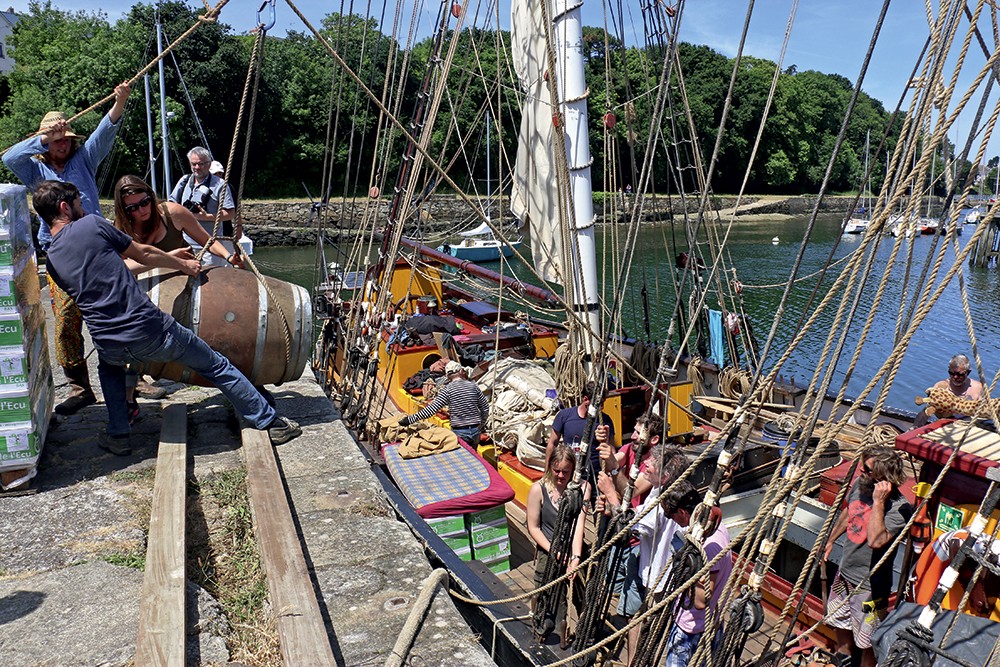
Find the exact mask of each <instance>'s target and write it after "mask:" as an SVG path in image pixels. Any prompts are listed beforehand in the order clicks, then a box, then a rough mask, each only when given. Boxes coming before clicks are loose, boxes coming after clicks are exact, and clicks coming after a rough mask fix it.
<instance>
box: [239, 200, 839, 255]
mask: <svg viewBox="0 0 1000 667" xmlns="http://www.w3.org/2000/svg"><path fill="white" fill-rule="evenodd" d="M620 196H621V197H622V200H623V201H622V202H621V203H624V204H627V203H628V196H626V195H620ZM852 200H853V198H852V197H827V198H825V199H824V200H823V204H822V206H821V207H820V210H821V211H822V212H824V213H845V212H846V211H847V209H848V207H849V206H850V203H851V201H852ZM815 202H816V198H815V197H805V196H803V197H787V198H783V199H775V200H774V201H770V202H765V201H760V198H758V197H744V198H743V199H742V200H741V205H742V206H747V205H751V204H752V205H753V208H752V210H748V211H746V212H747V213H754V214H783V215H806V214H808V213H810V212H812V210H813V207H814V206H815ZM712 204H713V207H714V208H715V209H717V210H724V209H728V208H731V207H733V206H734V205H735V204H736V198H735V197H731V196H717V197H713V198H712ZM376 206H377V208H375V207H373V206H372V205H371V202H370V201H369V200H365V199H357V200H349V201H343V200H335V201H334V202H333V203H331V204H330V206H329V207H328V209H327V211H326V213H325V215H324V217H320V213H321V212H320V210H319V209H318V208H317V207H315V206H314V205H313V204H312V203H311V202H308V201H287V200H281V201H265V200H255V201H247V202H244V204H243V219H244V221H245V223H244V224H245V229H246V231H247V233H248V234H249V235H250V236H251V237H252V238H253V240H254V244H255V245H257V246H262V247H263V246H296V245H312V244H313V243H315V242H316V230H317V229H318V228H320V227H323V228H325V229H326V230H327V231H328V235H329V236H330V238H332V239H333V240H334V241H349V240H353V239H354V238H355V237H356V236H357V234H358V233H359V232H360V230H367V229H369V228H370V222H369V221H370V219H371V218H372V217H378V218H379V219H380V220H384V219H385V216H386V215H387V214H388V209H389V201H388V200H386V199H381V200H379V201H378V203H377V205H376ZM697 206H698V200H697V198H695V197H687V198H685V199H683V200H682V199H681V198H680V197H672V198H671V201H670V205H669V206H667V205H666V200H665V199H664V198H659V199H657V200H655V202H654V205H650V206H647V207H646V210H645V211H644V215H643V221H644V222H647V223H649V224H653V223H656V222H665V221H668V220H670V218H671V215H676V214H677V213H678V212H680V211H682V210H684V209H685V208H686V209H687V212H689V213H693V212H695V211H696V210H697ZM504 208H506V207H504ZM594 208H595V211H597V214H598V216H601V215H602V211H603V209H604V207H603V203H602V201H600V200H597V201H595V206H594ZM616 208H617V209H618V210H621V207H620V206H619V207H616ZM422 209H423V211H424V213H422V215H421V218H422V225H423V228H424V230H425V231H428V232H430V233H444V232H447V231H448V230H449V229H453V228H454V227H455V224H456V221H463V220H468V221H469V222H470V224H471V219H472V217H473V216H471V215H470V214H469V205H468V204H467V203H466V202H465V201H463V200H462V199H461V198H460V197H457V196H450V195H441V196H436V197H434V198H433V199H432V200H430V201H428V202H426V203H425V204H424V205H423V206H422ZM737 215H739V213H738V214H737ZM507 217H508V218H509V220H506V221H505V223H506V222H510V223H512V222H513V218H510V216H509V214H507ZM625 221H627V217H626V216H624V215H623V216H618V217H616V218H615V219H614V220H604V219H603V218H600V217H599V219H598V224H602V223H604V222H619V223H621V222H625ZM465 226H466V225H464V224H463V225H462V227H465ZM407 231H411V230H407ZM414 231H415V230H414Z"/></svg>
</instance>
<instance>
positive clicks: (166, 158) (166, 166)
mask: <svg viewBox="0 0 1000 667" xmlns="http://www.w3.org/2000/svg"><path fill="white" fill-rule="evenodd" d="M156 51H157V53H163V26H161V25H160V14H159V12H157V14H156ZM159 68H160V128H161V134H162V135H163V181H164V183H163V189H164V195H167V194H169V193H170V147H169V146H170V143H169V142H168V141H167V86H166V83H165V82H164V80H163V59H162V58H161V59H160V63H159ZM164 199H166V196H164Z"/></svg>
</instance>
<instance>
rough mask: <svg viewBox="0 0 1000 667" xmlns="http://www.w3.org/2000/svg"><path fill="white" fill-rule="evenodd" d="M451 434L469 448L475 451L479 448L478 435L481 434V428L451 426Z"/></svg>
mask: <svg viewBox="0 0 1000 667" xmlns="http://www.w3.org/2000/svg"><path fill="white" fill-rule="evenodd" d="M451 432H452V433H454V434H455V435H457V436H458V437H460V438H461V439H462V440H465V442H466V443H468V445H469V447H472V448H473V449H476V448H478V447H479V435H480V434H481V433H482V428H481V427H479V426H458V427H455V426H453V427H452V429H451Z"/></svg>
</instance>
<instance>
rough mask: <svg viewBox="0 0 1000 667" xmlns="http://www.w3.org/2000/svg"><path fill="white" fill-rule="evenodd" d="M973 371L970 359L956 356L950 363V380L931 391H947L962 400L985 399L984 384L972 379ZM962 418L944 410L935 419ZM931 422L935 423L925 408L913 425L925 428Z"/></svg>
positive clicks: (960, 355) (961, 355)
mask: <svg viewBox="0 0 1000 667" xmlns="http://www.w3.org/2000/svg"><path fill="white" fill-rule="evenodd" d="M971 371H972V363H971V362H970V361H969V358H968V357H967V356H965V355H964V354H956V355H955V356H954V357H952V358H951V361H949V362H948V379H947V380H941V381H940V382H938V383H937V384H935V385H934V386H933V387H931V389H947V390H949V391H950V392H951V393H953V394H955V396H958V397H960V398H967V399H969V400H972V401H978V400H979V399H980V398H982V397H983V383H982V382H979V381H978V380H973V379H972V378H970V377H969V373H970V372H971ZM928 391H929V390H928ZM961 416H962V415H953V414H951V413H950V412H949V411H947V410H944V409H938V410H936V411H935V413H934V419H944V418H946V417H956V418H957V417H961ZM930 421H933V420H932V418H931V415H930V414H928V412H927V408H924V409H923V410H921V411H920V412H919V413H917V417H916V419H914V420H913V425H914V426H923V425H924V424H927V423H928V422H930Z"/></svg>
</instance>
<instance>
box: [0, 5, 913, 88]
mask: <svg viewBox="0 0 1000 667" xmlns="http://www.w3.org/2000/svg"><path fill="white" fill-rule="evenodd" d="M625 4H626V5H636V4H637V3H625ZM53 5H55V6H56V7H58V8H60V9H63V10H66V11H78V10H82V11H88V12H93V11H97V10H102V11H105V12H106V13H107V14H108V16H109V18H110V19H111V20H112V21H114V20H116V19H118V18H120V17H121V16H122V15H123V14H124V12H125V11H126V10H127V8H128V7H129V6H130V5H128V4H125V3H122V4H121V5H120V7H121V9H115V10H109V9H108V5H107V3H102V2H100V1H99V0H55V1H54V2H53ZM296 5H297V6H298V7H299V9H300V10H302V12H303V14H305V15H306V17H307V18H309V20H310V21H312V22H313V24H314V25H317V26H318V25H319V22H320V19H321V18H322V17H323V16H324V15H325V14H326V13H328V12H330V11H334V10H335V9H337V8H339V7H340V6H341V5H340V3H334V2H331V1H330V0H297V2H296ZM591 5H593V7H591V6H588V5H585V7H586V9H585V14H584V16H585V23H587V24H588V25H599V24H600V23H601V21H602V14H601V11H600V9H599V6H598V5H597V4H596V3H591ZM745 5H746V2H745V0H690V1H689V2H687V4H686V8H685V14H684V21H683V27H682V39H683V40H684V41H688V42H692V43H696V44H707V45H708V46H711V47H712V48H714V49H716V50H717V51H719V52H721V53H723V54H725V55H727V56H732V55H734V54H735V53H736V48H737V46H738V44H739V36H740V29H741V27H742V24H743V20H744V16H745V12H746V8H745ZM12 6H13V7H14V10H15V11H17V12H23V11H26V10H27V6H28V3H27V1H26V0H16V1H15V2H13V3H12ZM345 6H346V5H345ZM353 6H354V7H355V8H356V11H359V10H363V9H364V8H365V7H368V6H369V4H368V3H360V2H355V3H353ZM371 6H373V7H375V5H371ZM424 6H425V8H426V9H425V17H424V26H425V29H426V26H427V25H428V24H429V23H430V20H431V18H432V17H430V16H429V14H428V12H429V10H436V7H437V5H436V3H425V5H424ZM472 6H474V3H473V2H471V1H470V7H472ZM879 6H880V3H878V2H877V1H876V0H846V1H841V2H836V1H827V2H815V0H807V1H806V2H803V3H801V6H800V7H799V9H798V12H797V15H796V20H795V26H794V28H793V32H792V37H791V41H790V43H789V49H788V53H787V54H786V56H785V61H784V63H785V65H786V66H787V65H791V64H795V65H796V66H797V67H798V68H799V69H800V70H804V69H816V70H819V71H822V72H829V73H837V74H842V75H844V76H846V77H847V78H848V79H850V80H852V81H853V80H854V79H855V78H856V76H857V73H858V69H859V68H860V65H861V62H862V58H863V56H864V52H865V48H866V47H867V44H868V40H869V39H870V37H871V34H872V29H873V27H874V25H875V21H876V18H877V16H878V10H879ZM258 7H259V1H258V0H231V2H230V3H229V4H228V5H227V6H226V7H225V8H224V9H223V12H222V21H223V22H224V23H228V24H229V25H231V26H232V27H233V28H234V29H235V30H236V31H238V32H245V31H247V30H249V29H250V28H252V27H253V26H254V24H255V23H256V21H255V19H256V11H257V8H258ZM790 9H791V2H790V1H789V0H777V1H776V0H763V1H759V2H757V3H756V6H755V9H754V17H753V19H752V21H751V24H750V33H749V37H748V41H747V47H746V49H745V51H746V53H748V54H750V55H754V56H759V57H762V58H768V59H771V60H776V59H777V58H778V56H779V54H780V51H781V43H782V40H783V38H784V32H785V25H786V23H787V21H788V13H789V11H790ZM380 10H381V4H378V5H377V8H376V10H373V11H380ZM507 12H509V9H508V4H507V2H503V3H502V4H501V23H502V24H503V25H504V26H505V27H506V24H507V16H506V14H507ZM275 15H276V24H275V27H274V29H273V31H272V32H273V33H274V34H284V33H285V32H286V31H288V30H301V31H305V28H304V27H303V26H302V24H301V22H300V21H299V19H298V17H296V16H295V15H294V14H293V13H292V11H291V9H290V8H289V7H288V5H287V4H285V2H284V1H283V0H277V3H276V5H275ZM390 16H391V14H390ZM631 18H632V20H634V21H635V22H636V23H638V21H639V17H638V16H634V17H631ZM629 20H630V17H626V21H629ZM926 34H927V24H926V19H925V18H924V13H923V3H918V2H913V1H912V0H910V1H908V2H903V3H895V5H894V6H892V7H891V8H890V11H889V14H888V16H887V19H886V25H885V28H884V29H883V35H882V37H881V39H880V42H879V46H878V48H877V49H876V53H875V58H874V60H873V64H872V67H871V71H870V73H869V75H868V78H867V80H866V84H865V85H864V86H863V89H864V90H865V91H866V92H868V93H869V94H871V95H872V96H873V97H876V98H877V99H879V100H881V101H882V102H883V103H884V104H886V105H887V106H889V105H894V104H895V101H896V99H897V97H898V95H899V92H900V90H901V88H902V85H903V83H904V81H905V77H906V73H908V72H909V70H910V68H911V67H912V66H913V60H914V58H915V57H916V55H917V54H918V53H919V50H920V48H921V46H922V45H923V38H924V36H925V35H926Z"/></svg>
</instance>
